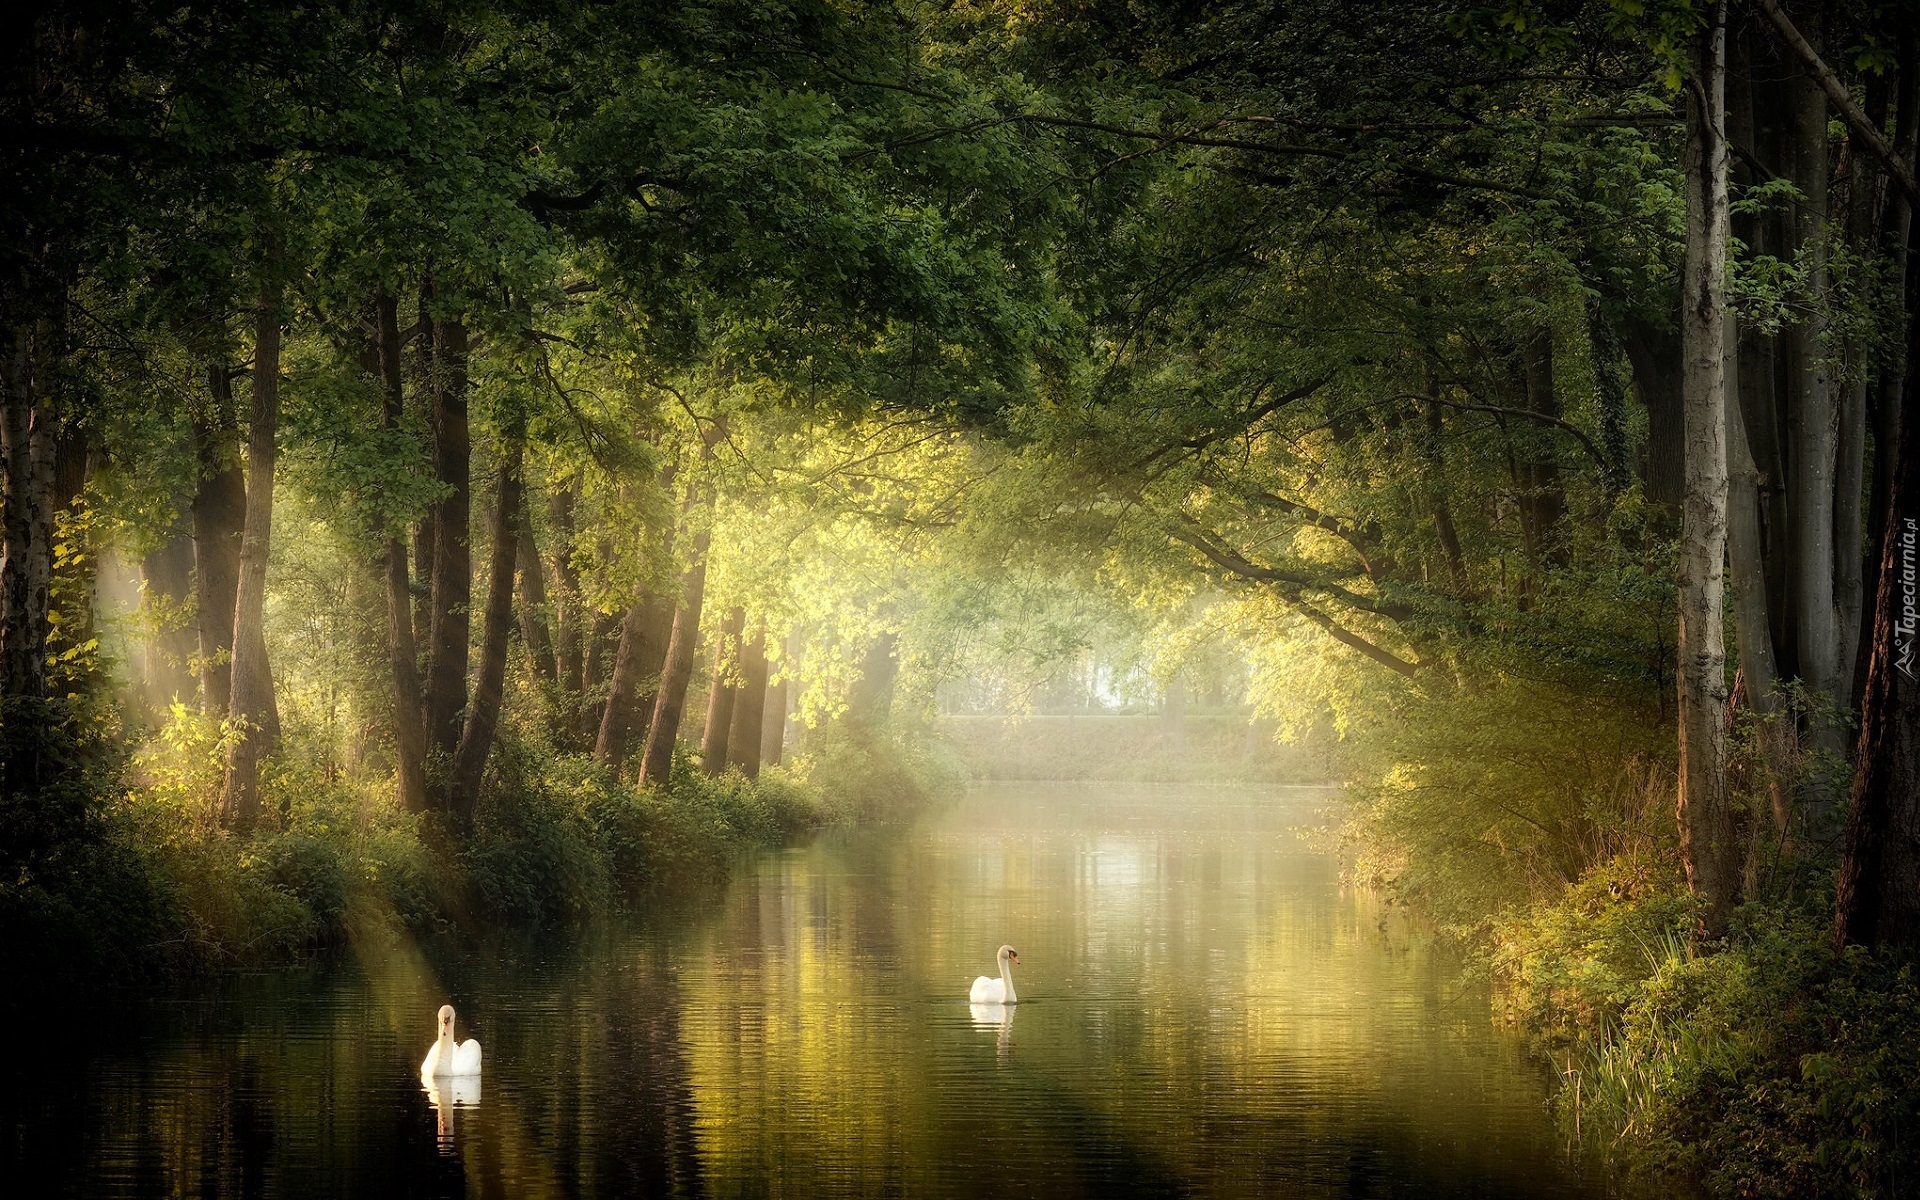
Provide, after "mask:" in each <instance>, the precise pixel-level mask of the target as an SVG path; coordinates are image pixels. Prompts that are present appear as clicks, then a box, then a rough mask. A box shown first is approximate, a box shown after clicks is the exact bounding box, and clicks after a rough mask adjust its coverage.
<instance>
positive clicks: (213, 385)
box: [0, 0, 1920, 1196]
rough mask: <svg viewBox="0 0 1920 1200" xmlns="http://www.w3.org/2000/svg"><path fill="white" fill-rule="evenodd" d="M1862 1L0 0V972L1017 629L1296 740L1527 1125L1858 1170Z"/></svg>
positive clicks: (828, 760) (1897, 359) (495, 815)
mask: <svg viewBox="0 0 1920 1200" xmlns="http://www.w3.org/2000/svg"><path fill="white" fill-rule="evenodd" d="M1916 18H1920V12H1916V11H1915V10H1913V9H1912V8H1911V7H1910V6H1907V5H1903V4H1899V3H1884V4H1882V3H1870V2H1866V0H1791V2H1786V0H1719V2H1718V3H1699V2H1694V0H1645V2H1641V0H1612V2H1611V3H1607V2H1600V0H1592V2H1588V0H1550V2H1546V3H1537V4H1536V3H1513V4H1495V5H1492V6H1479V5H1469V4H1449V3H1444V2H1435V0H1385V2H1383V3H1378V4H1369V5H1352V4H1345V3H1337V2H1334V0H1302V2H1300V3H1289V4H1278V5H1275V4H1265V3H1256V2H1253V0H1220V2H1217V3H1206V4H1199V3H1195V4H1174V3H1161V4H1156V3H1134V4H1117V3H1107V2H1104V0H1088V2H1086V3H1079V4H1051V3H1044V2H1042V3H1034V4H994V3H972V2H969V3H960V4H952V5H915V4H905V3H898V4H881V5H868V4H828V3H816V2H815V0H768V2H764V3H763V2H759V0H738V2H735V0H689V2H686V3H633V2H629V0H610V2H606V3H594V4H587V3H547V4H533V3H523V2H518V0H409V2H392V3H376V2H371V0H367V2H361V0H337V2H335V0H319V2H316V3H308V4H304V5H260V4H250V3H245V2H243V0H188V2H183V3H171V4H152V3H146V2H143V0H131V2H123V3H90V2H87V0H73V2H70V3H60V2H54V3H33V4H29V5H26V6H24V7H23V8H21V9H19V10H17V11H15V12H13V13H12V15H11V16H10V17H9V18H7V25H8V33H9V36H8V37H7V38H6V39H5V43H4V55H5V66H4V82H0V110H3V111H0V163H4V167H5V176H6V183H5V185H4V190H3V191H0V226H3V227H4V236H3V238H0V334H3V335H4V339H5V346H4V361H3V363H0V387H3V397H4V421H3V422H0V456H3V457H4V483H5V488H4V517H5V543H4V559H3V560H0V585H3V586H0V599H3V601H4V603H3V605H0V745H3V747H4V748H3V749H0V939H4V941H3V942H0V955H4V956H5V958H6V959H7V960H8V964H7V966H6V969H5V971H4V974H5V976H6V977H7V978H8V979H9V980H14V981H37V984H38V985H39V986H44V987H45V988H47V989H50V990H54V991H56V992H57V991H58V989H60V988H66V987H71V986H73V985H74V984H76V983H78V982H84V981H94V980H123V981H124V980H139V979H148V978H153V977H156V976H157V975H160V974H164V973H175V972H183V971H195V970H204V969H207V968H208V967H210V966H214V965H218V964H226V963H234V962H249V961H259V960H261V959H269V958H274V957H276V956H279V957H284V956H286V955H289V954H293V953H298V952H302V951H306V950H309V949H312V948H314V947H318V946H323V945H325V944H327V943H329V942H332V941H334V940H335V939H336V938H338V937H339V936H341V935H342V932H343V931H344V930H347V929H349V928H350V927H352V926H354V924H355V923H357V922H379V921H386V922H396V923H399V924H401V925H414V926H421V927H426V926H438V925H446V924H453V925H460V926H469V927H471V926H484V925H488V924H492V923H502V922H523V923H524V922H545V923H565V922H567V921H570V920H574V919H577V918H580V917H584V916H590V915H592V914H595V913H601V912H607V911H610V910H615V909H621V908H627V907H633V906H645V905H646V904H648V903H649V902H650V901H649V897H650V896H653V895H655V894H657V893H658V892H659V890H660V889H662V888H664V887H666V886H668V885H669V884H670V883H672V882H673V881H675V880H678V879H682V878H698V877H711V876H713V875H715V874H717V873H719V872H722V871H724V870H725V863H726V861H727V857H728V855H729V854H730V853H731V852H732V851H733V850H734V849H736V848H738V847H741V846H744V845H749V844H755V843H773V842H778V841H780V840H782V839H786V838H790V837H793V836H796V835H798V834H800V833H802V832H804V831H805V830H807V829H809V828H812V827H815V826H818V825H820V824H823V823H826V822H830V821H862V820H880V819H885V818H887V817H889V816H892V815H898V814H900V813H903V812H907V811H911V810H912V809H913V808H915V807H916V806H918V805H921V804H924V803H926V802H927V801H928V800H929V799H931V798H934V797H937V796H938V795H939V794H940V793H941V792H942V791H943V790H945V789H948V788H950V787H951V786H953V783H954V780H955V777H956V775H957V768H956V767H955V766H954V765H953V764H952V762H951V757H952V756H951V754H950V753H948V752H946V751H943V750H942V749H941V746H940V739H939V737H938V733H937V728H936V727H937V724H938V722H937V720H936V719H935V713H936V708H937V707H938V704H937V697H939V696H942V695H949V694H951V693H952V690H953V689H954V688H955V687H956V686H957V683H958V682H959V681H973V683H972V685H971V686H973V687H974V688H975V690H976V691H977V690H978V689H979V686H980V685H979V681H980V680H982V679H991V680H992V681H994V682H993V685H992V688H991V690H992V691H993V692H994V694H995V695H996V696H999V697H1001V698H1003V699H1004V698H1006V697H1012V698H1014V702H1015V703H1016V704H1017V703H1019V698H1020V697H1031V696H1032V695H1033V694H1034V693H1035V690H1036V689H1038V688H1042V687H1045V686H1048V681H1050V680H1057V679H1058V678H1059V677H1060V675H1061V672H1062V671H1064V670H1067V669H1068V668H1070V667H1072V668H1074V669H1078V667H1077V666H1076V664H1081V663H1083V662H1085V661H1086V659H1087V656H1088V655H1090V654H1093V655H1098V656H1100V658H1101V661H1103V662H1106V663H1110V664H1118V665H1117V666H1115V667H1114V669H1113V671H1112V672H1110V675H1111V676H1112V678H1115V679H1121V680H1122V683H1119V684H1114V686H1115V687H1117V688H1121V689H1122V690H1125V689H1132V691H1133V693H1134V694H1137V695H1139V696H1141V697H1145V698H1149V699H1152V700H1153V702H1154V703H1162V704H1172V703H1175V701H1176V698H1177V697H1179V696H1183V695H1185V694H1186V693H1187V692H1188V691H1192V690H1196V689H1198V688H1200V687H1202V686H1203V685H1204V686H1213V687H1216V689H1217V688H1218V687H1220V686H1224V687H1226V688H1227V689H1228V690H1229V691H1231V692H1232V694H1233V696H1234V697H1236V698H1238V699H1242V700H1244V703H1245V705H1246V706H1247V710H1248V711H1249V712H1250V713H1251V714H1252V715H1253V718H1254V719H1255V720H1256V722H1257V725H1256V729H1257V730H1259V731H1260V736H1262V737H1268V736H1272V737H1276V738H1278V739H1280V740H1282V741H1285V742H1289V743H1302V744H1308V745H1312V746H1315V747H1318V748H1319V749H1320V750H1321V751H1323V752H1324V754H1325V755H1326V756H1327V760H1328V761H1330V762H1331V764H1332V767H1333V770H1334V773H1335V774H1336V776H1337V777H1338V779H1339V780H1340V781H1341V782H1343V783H1344V784H1345V795H1346V799H1347V805H1346V808H1345V810H1344V811H1345V813H1346V816H1345V826H1344V831H1345V838H1346V845H1347V847H1348V849H1349V852H1350V854H1351V859H1352V863H1353V878H1354V879H1355V881H1356V882H1358V883H1361V884H1364V885H1366V886H1371V887H1374V888H1377V889H1380V891H1381V892H1382V893H1383V894H1384V895H1386V896H1389V897H1390V898H1391V899H1392V901H1393V902H1394V903H1395V904H1398V905H1404V906H1406V907H1407V908H1408V909H1409V910H1411V911H1413V912H1417V913H1418V914H1420V916H1421V919H1423V920H1425V921H1428V922H1430V923H1431V927H1432V929H1433V931H1434V934H1435V936H1436V937H1439V938H1442V939H1443V940H1446V941H1447V942H1449V943H1450V944H1452V945H1454V946H1455V947H1457V949H1458V950H1459V952H1460V954H1461V955H1462V961H1463V962H1464V963H1465V964H1467V967H1466V969H1468V970H1469V971H1477V972H1480V973H1482V974H1484V975H1486V976H1487V977H1489V978H1490V979H1491V980H1492V981H1493V983H1494V986H1495V989H1496V994H1497V995H1498V996H1499V997H1500V998H1501V1005H1502V1008H1503V1010H1504V1011H1505V1013H1506V1014H1507V1016H1508V1018H1509V1019H1511V1020H1513V1021H1515V1022H1517V1023H1519V1024H1520V1025H1521V1026H1522V1027H1524V1028H1525V1029H1527V1030H1528V1031H1529V1033H1530V1034H1531V1035H1532V1036H1533V1038H1534V1040H1535V1044H1536V1046H1537V1048H1538V1051H1539V1053H1540V1055H1541V1056H1542V1058H1543V1059H1544V1060H1546V1061H1548V1062H1550V1063H1552V1064H1553V1068H1554V1069H1555V1070H1556V1071H1557V1072H1558V1073H1559V1074H1560V1075H1561V1076H1563V1077H1564V1079H1565V1081H1566V1086H1565V1088H1564V1090H1563V1094H1562V1099H1561V1104H1562V1107H1563V1109H1564V1110H1565V1112H1564V1115H1565V1116H1566V1118H1567V1120H1568V1123H1569V1127H1570V1128H1573V1127H1576V1126H1577V1127H1578V1128H1579V1129H1580V1130H1581V1133H1582V1136H1583V1137H1588V1138H1592V1139H1595V1140H1596V1142H1597V1144H1601V1145H1604V1146H1605V1147H1606V1148H1607V1149H1608V1150H1609V1152H1611V1153H1614V1154H1618V1155H1623V1156H1625V1157H1626V1158H1628V1159H1630V1160H1632V1161H1634V1162H1638V1163H1643V1164H1647V1165H1652V1166H1656V1167H1660V1166H1664V1167H1673V1168H1679V1169H1682V1170H1685V1171H1690V1172H1693V1173H1696V1174H1698V1175H1700V1176H1701V1177H1702V1178H1704V1179H1705V1181H1706V1185H1707V1186H1708V1188H1709V1189H1710V1190H1711V1191H1713V1192H1714V1193H1716V1194H1726V1195H1770V1196H1789V1195H1812V1194H1837V1195H1861V1196H1881V1195H1894V1194H1899V1193H1900V1192H1901V1190H1902V1188H1903V1186H1904V1187H1909V1188H1910V1187H1911V1186H1913V1184H1912V1181H1913V1179H1914V1178H1915V1174H1916V1172H1920V1150H1917V1149H1916V1146H1915V1143H1914V1141H1913V1135H1912V1133H1911V1132H1910V1131H1911V1129H1912V1128H1914V1123H1915V1122H1916V1121H1920V1016H1916V1012H1920V1009H1916V1003H1920V984H1917V983H1916V980H1915V978H1914V976H1913V973H1912V959H1911V953H1912V950H1913V948H1914V947H1915V945H1916V944H1920V711H1917V710H1916V704H1920V692H1917V691H1916V682H1915V677H1914V666H1913V660H1914V637H1915V632H1914V631H1915V611H1916V605H1917V604H1920V601H1916V583H1915V578H1916V576H1915V571H1916V566H1915V554H1916V542H1917V539H1920V534H1916V532H1915V531H1916V530H1917V529H1920V525H1917V524H1916V522H1917V521H1920V515H1917V514H1916V505H1920V474H1916V472H1917V471H1920V443H1916V442H1915V440H1914V439H1915V438H1916V437H1920V434H1916V432H1915V431H1914V429H1913V428H1912V426H1913V422H1910V421H1907V420H1904V419H1903V416H1904V415H1905V414H1908V413H1910V412H1911V411H1912V405H1913V397H1914V395H1915V390H1914V386H1913V384H1912V383H1911V382H1910V375H1909V363H1910V361H1911V360H1912V358H1913V355H1914V351H1915V349H1916V338H1920V324H1916V323H1915V321H1914V315H1915V313H1916V312H1920V292H1917V291H1916V289H1920V270H1913V269H1910V246H1911V242H1912V238H1913V232H1914V229H1913V226H1914V220H1913V216H1914V208H1915V205H1916V204H1920V183H1917V182H1916V171H1917V168H1916V153H1915V150H1916V144H1917V143H1920V49H1917V43H1916V39H1920V20H1916ZM1222 680H1224V681H1225V683H1224V684H1221V683H1219V682H1218V681H1222ZM1208 681H1213V682H1208ZM943 689H945V691H943ZM1902 1181H1904V1185H1903V1182H1902Z"/></svg>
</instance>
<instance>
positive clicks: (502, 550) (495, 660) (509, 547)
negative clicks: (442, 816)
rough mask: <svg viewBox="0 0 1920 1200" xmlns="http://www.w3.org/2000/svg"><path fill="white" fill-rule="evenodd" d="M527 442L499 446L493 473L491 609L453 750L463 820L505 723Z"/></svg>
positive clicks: (515, 438) (514, 438) (455, 798)
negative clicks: (502, 710)
mask: <svg viewBox="0 0 1920 1200" xmlns="http://www.w3.org/2000/svg"><path fill="white" fill-rule="evenodd" d="M523 445H524V443H523V441H522V439H521V436H520V435H519V434H518V433H514V434H511V435H509V436H508V438H507V440H506V443H505V444H504V445H502V446H501V447H500V465H499V468H498V470H497V471H496V472H495V476H494V503H493V528H492V533H493V547H492V551H493V552H492V554H491V556H490V557H489V561H488V564H487V571H488V575H487V611H486V614H485V616H484V617H483V618H482V620H481V626H480V670H479V672H478V674H477V675H476V676H475V679H474V684H473V702H472V703H471V704H469V705H467V714H466V722H465V724H464V725H462V727H461V730H460V746H459V749H458V750H457V751H456V752H455V754H454V768H453V795H452V809H453V811H454V813H455V814H456V815H457V816H459V817H460V818H461V819H462V820H463V821H464V820H470V819H472V817H473V806H474V801H475V800H477V799H478V798H479V795H480V779H481V776H482V775H484V774H485V772H486V769H487V755H488V754H489V753H491V752H492V750H493V735H494V732H495V730H497V729H498V728H499V725H500V703H501V701H502V700H503V699H504V698H505V695H506V682H507V638H508V636H509V634H511V633H512V631H513V586H514V577H515V571H514V565H515V564H516V563H517V562H518V561H519V557H520V509H521V507H522V504H523V503H524V501H523V498H522V495H521V489H520V462H521V458H522V449H523Z"/></svg>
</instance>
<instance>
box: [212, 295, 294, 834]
mask: <svg viewBox="0 0 1920 1200" xmlns="http://www.w3.org/2000/svg"><path fill="white" fill-rule="evenodd" d="M278 269H279V264H278V263H277V262H273V261H269V262H268V264H267V267H266V270H267V272H268V279H267V281H266V282H264V283H263V284H261V287H260V302H259V310H258V314H257V317H256V320H255V327H254V340H253V412H252V415H251V418H250V420H249V421H248V424H247V519H246V531H245V535H244V537H243V538H242V540H241V544H240V584H239V587H238V589H237V590H236V591H235V594H234V604H233V692H232V699H231V700H230V701H229V703H228V716H229V718H230V719H232V720H233V721H235V722H239V723H242V724H243V729H244V733H243V735H242V736H241V737H240V738H238V739H237V740H235V741H234V742H233V743H232V747H231V748H230V749H229V750H228V752H227V774H226V781H225V784H224V786H223V787H222V788H221V791H220V810H221V813H222V815H223V817H224V818H225V821H226V824H227V825H228V827H229V828H231V829H233V830H234V831H235V832H236V833H240V834H247V833H251V832H252V831H253V828H254V826H255V825H257V824H258V823H259V819H260V764H261V763H262V762H263V761H264V760H265V759H266V757H267V755H268V754H270V753H272V752H273V744H274V742H275V741H276V740H277V739H278V737H279V734H280V713H279V710H278V708H277V707H276V706H275V703H274V696H273V670H272V668H271V666H270V664H269V663H268V662H267V631H266V624H265V618H266V602H267V557H268V553H269V551H270V550H271V549H272V545H273V471H274V456H275V446H274V437H275V434H276V433H277V431H278V426H279V420H280V299H281V294H282V287H281V284H280V280H279V278H278V275H277V272H278Z"/></svg>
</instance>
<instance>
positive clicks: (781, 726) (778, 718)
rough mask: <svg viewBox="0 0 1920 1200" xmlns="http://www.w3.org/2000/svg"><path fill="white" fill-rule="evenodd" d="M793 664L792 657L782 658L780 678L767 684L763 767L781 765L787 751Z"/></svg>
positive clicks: (761, 735) (762, 722)
mask: <svg viewBox="0 0 1920 1200" xmlns="http://www.w3.org/2000/svg"><path fill="white" fill-rule="evenodd" d="M792 666H793V660H792V659H784V660H782V663H781V669H780V678H779V679H778V680H776V681H774V682H773V683H770V684H768V685H767V702H766V710H765V712H763V713H762V714H761V718H760V765H761V766H763V767H777V766H779V765H780V758H781V756H782V755H783V754H784V753H785V752H786V742H787V672H789V671H791V670H792Z"/></svg>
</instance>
